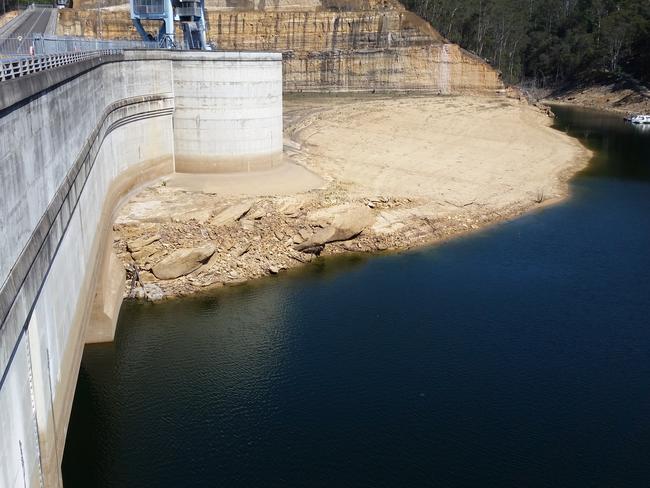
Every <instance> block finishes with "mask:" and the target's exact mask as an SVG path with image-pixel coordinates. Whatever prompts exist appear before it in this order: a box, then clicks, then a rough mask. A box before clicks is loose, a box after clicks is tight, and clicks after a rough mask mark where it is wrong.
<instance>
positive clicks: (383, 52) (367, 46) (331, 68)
mask: <svg viewBox="0 0 650 488" xmlns="http://www.w3.org/2000/svg"><path fill="white" fill-rule="evenodd" d="M206 5H207V17H208V38H209V39H210V40H211V41H212V42H214V43H215V44H216V45H217V46H218V47H219V48H220V49H228V50H230V49H232V50H256V51H281V52H283V54H284V63H283V66H284V88H285V90H286V91H349V90H410V91H432V92H435V93H444V94H447V93H467V92H479V93H494V92H495V91H497V90H500V89H502V88H503V85H502V83H501V80H500V77H499V74H498V73H497V72H496V71H495V70H494V69H492V68H491V67H490V66H489V65H488V64H487V63H486V62H484V61H483V60H482V59H480V58H478V57H476V56H473V55H472V54H470V53H468V52H466V51H464V50H462V49H460V48H459V47H458V46H457V45H455V44H451V43H449V42H448V41H446V40H445V39H444V38H443V37H442V36H441V35H440V34H439V33H438V32H437V31H435V30H434V29H433V28H432V27H431V26H430V25H429V24H428V23H427V22H425V21H424V20H422V19H421V18H420V17H418V16H417V15H415V14H413V13H412V12H409V11H407V10H406V9H405V8H404V7H403V6H402V5H401V4H400V3H398V2H397V1H394V0H274V1H273V0H257V1H253V0H208V2H207V4H206ZM99 26H101V31H102V36H103V37H104V38H108V39H137V38H138V35H137V33H136V31H135V29H134V28H133V26H132V24H131V21H130V18H129V12H128V6H126V5H125V6H113V7H109V8H105V9H103V10H102V11H101V14H98V12H97V10H90V9H84V8H83V4H82V5H81V8H76V9H66V10H62V11H61V12H60V15H59V23H58V33H59V34H63V35H76V36H94V35H96V33H97V31H98V30H99ZM151 30H152V31H153V30H154V29H153V28H152V29H151ZM178 35H179V36H180V35H181V33H180V31H179V32H178Z"/></svg>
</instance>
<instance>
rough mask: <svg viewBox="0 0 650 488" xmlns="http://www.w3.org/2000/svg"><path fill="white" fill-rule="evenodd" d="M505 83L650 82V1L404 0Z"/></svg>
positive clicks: (553, 84)
mask: <svg viewBox="0 0 650 488" xmlns="http://www.w3.org/2000/svg"><path fill="white" fill-rule="evenodd" d="M404 3H405V4H406V6H407V7H408V8H409V9H410V10H413V11H414V12H416V13H417V14H418V15H420V16H422V17H424V18H425V19H427V20H428V21H429V22H431V24H432V25H433V26H434V27H435V28H436V29H438V30H439V31H440V32H441V33H442V34H443V35H444V36H445V37H447V38H448V39H449V40H451V41H453V42H456V43H458V44H460V45H461V46H463V47H464V48H466V49H468V50H470V51H472V52H474V53H476V54H478V55H479V56H481V57H483V58H485V59H487V60H488V61H489V62H490V63H491V64H492V65H493V66H495V67H496V68H498V69H499V70H500V71H501V72H502V73H503V77H504V79H505V80H506V81H509V82H524V81H525V82H532V83H534V84H535V85H537V86H541V87H549V86H558V85H560V84H562V83H565V82H571V81H579V80H581V79H584V78H585V77H589V78H592V79H593V77H594V76H595V75H597V74H599V73H609V74H612V73H619V72H625V73H628V74H631V75H633V76H635V77H636V78H638V79H640V80H643V81H650V0H404Z"/></svg>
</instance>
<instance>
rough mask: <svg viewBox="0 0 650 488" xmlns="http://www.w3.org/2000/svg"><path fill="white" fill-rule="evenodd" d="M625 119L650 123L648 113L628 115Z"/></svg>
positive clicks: (637, 122)
mask: <svg viewBox="0 0 650 488" xmlns="http://www.w3.org/2000/svg"><path fill="white" fill-rule="evenodd" d="M625 121H626V122H630V123H632V124H650V115H628V116H627V117H625Z"/></svg>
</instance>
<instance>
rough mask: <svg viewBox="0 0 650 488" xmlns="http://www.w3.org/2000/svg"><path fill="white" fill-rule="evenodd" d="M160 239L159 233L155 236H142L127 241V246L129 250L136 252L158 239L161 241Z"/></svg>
mask: <svg viewBox="0 0 650 488" xmlns="http://www.w3.org/2000/svg"><path fill="white" fill-rule="evenodd" d="M159 240H160V236H159V235H155V236H152V237H142V238H140V239H136V240H134V241H128V242H127V243H126V248H127V249H128V250H129V252H131V253H134V252H138V251H139V250H140V249H142V248H143V247H146V246H148V245H149V244H152V243H154V242H156V241H159Z"/></svg>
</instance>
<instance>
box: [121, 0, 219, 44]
mask: <svg viewBox="0 0 650 488" xmlns="http://www.w3.org/2000/svg"><path fill="white" fill-rule="evenodd" d="M130 2H131V19H132V20H133V24H134V25H135V28H136V29H137V31H138V33H139V34H140V36H141V37H142V39H143V40H145V41H157V42H158V44H159V46H160V47H165V48H173V47H182V48H184V49H204V50H205V49H209V46H208V44H207V42H206V37H205V5H204V0H130ZM143 20H144V21H158V22H160V27H159V29H158V32H157V33H155V34H151V33H149V32H147V31H146V30H145V28H144V26H143V25H142V21H143ZM174 20H176V21H178V22H180V24H181V28H182V30H183V44H180V43H178V42H177V41H176V39H175V36H174Z"/></svg>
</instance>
